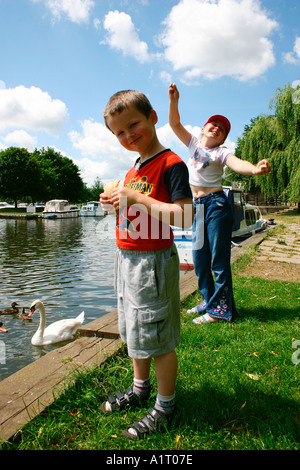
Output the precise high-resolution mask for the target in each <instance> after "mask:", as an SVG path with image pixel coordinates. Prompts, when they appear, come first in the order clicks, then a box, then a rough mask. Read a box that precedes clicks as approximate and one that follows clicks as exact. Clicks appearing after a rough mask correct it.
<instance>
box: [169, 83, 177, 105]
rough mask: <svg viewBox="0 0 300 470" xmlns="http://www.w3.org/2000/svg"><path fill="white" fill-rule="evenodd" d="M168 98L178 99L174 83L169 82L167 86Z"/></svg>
mask: <svg viewBox="0 0 300 470" xmlns="http://www.w3.org/2000/svg"><path fill="white" fill-rule="evenodd" d="M169 98H170V101H172V100H174V101H178V100H179V91H178V90H177V86H176V85H175V83H171V84H170V86H169Z"/></svg>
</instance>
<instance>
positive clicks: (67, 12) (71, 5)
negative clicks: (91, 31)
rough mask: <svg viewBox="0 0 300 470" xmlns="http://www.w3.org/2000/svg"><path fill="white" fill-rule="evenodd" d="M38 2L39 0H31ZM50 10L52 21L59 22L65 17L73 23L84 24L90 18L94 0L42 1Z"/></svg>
mask: <svg viewBox="0 0 300 470" xmlns="http://www.w3.org/2000/svg"><path fill="white" fill-rule="evenodd" d="M31 1H33V2H38V1H39V0H31ZM43 1H44V3H45V5H46V7H47V8H48V9H49V10H50V12H51V14H52V16H53V19H54V20H58V21H59V20H60V19H61V17H62V16H66V17H67V18H68V19H69V20H70V21H72V22H73V23H86V22H87V21H88V20H89V17H90V11H91V9H92V8H93V7H94V5H95V2H94V0H43Z"/></svg>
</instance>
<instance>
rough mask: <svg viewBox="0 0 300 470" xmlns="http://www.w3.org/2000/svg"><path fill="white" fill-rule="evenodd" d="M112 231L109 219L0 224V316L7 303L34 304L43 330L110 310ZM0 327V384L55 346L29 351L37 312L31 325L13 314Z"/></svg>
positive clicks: (112, 297) (113, 300)
mask: <svg viewBox="0 0 300 470" xmlns="http://www.w3.org/2000/svg"><path fill="white" fill-rule="evenodd" d="M114 225H115V216H114V215H107V216H105V217H103V218H99V217H78V218H76V219H61V220H44V219H42V218H39V219H37V220H23V219H0V310H2V309H4V308H9V307H10V306H11V303H12V302H17V303H18V304H19V305H20V306H21V307H27V308H29V307H30V305H31V303H32V302H33V301H34V300H36V299H40V300H42V302H43V303H44V306H45V310H46V315H47V324H50V323H53V322H55V321H57V320H61V319H64V318H75V317H76V316H77V315H79V314H80V313H81V312H82V311H83V310H84V312H85V320H84V324H86V323H89V322H91V321H92V320H95V319H96V318H99V317H101V316H103V315H105V314H106V313H108V312H110V311H112V310H113V309H115V308H116V304H117V302H116V297H115V293H114V282H113V278H114V254H115V250H116V245H115V236H114ZM27 311H28V310H27ZM0 321H2V322H3V326H4V327H5V328H6V329H7V330H8V332H7V333H3V332H0V380H3V379H4V378H6V377H8V376H9V375H11V374H13V373H15V372H17V371H18V370H20V369H21V368H23V367H25V366H26V365H27V364H29V363H31V362H33V361H35V360H36V359H38V358H40V357H41V356H42V355H44V354H46V353H47V352H49V351H51V350H52V349H54V348H56V347H60V346H61V343H60V344H58V345H52V346H43V347H37V346H32V345H31V342H30V340H31V337H32V336H33V334H34V333H35V331H36V329H37V328H38V324H39V313H38V312H36V313H34V314H33V317H32V321H24V320H22V319H21V318H19V316H18V314H16V315H0Z"/></svg>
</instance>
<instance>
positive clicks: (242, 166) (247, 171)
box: [226, 155, 271, 176]
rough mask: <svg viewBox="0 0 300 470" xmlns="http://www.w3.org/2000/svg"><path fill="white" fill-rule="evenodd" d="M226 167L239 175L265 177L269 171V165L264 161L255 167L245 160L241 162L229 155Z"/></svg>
mask: <svg viewBox="0 0 300 470" xmlns="http://www.w3.org/2000/svg"><path fill="white" fill-rule="evenodd" d="M226 165H227V166H228V167H229V168H230V169H231V170H233V171H235V172H236V173H239V174H240V175H250V176H253V175H265V174H268V173H270V171H271V165H270V163H269V162H268V160H266V159H263V160H261V161H260V162H258V164H257V165H256V166H255V165H253V164H252V163H250V162H248V161H247V160H241V159H240V158H238V157H236V156H235V155H229V157H228V158H227V160H226Z"/></svg>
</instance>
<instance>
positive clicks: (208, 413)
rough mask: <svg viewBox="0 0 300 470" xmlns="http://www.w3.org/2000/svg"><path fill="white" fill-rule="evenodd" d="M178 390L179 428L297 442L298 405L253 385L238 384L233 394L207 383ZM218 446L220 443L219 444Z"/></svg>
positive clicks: (291, 400) (298, 434)
mask: <svg viewBox="0 0 300 470" xmlns="http://www.w3.org/2000/svg"><path fill="white" fill-rule="evenodd" d="M180 388H181V387H180V386H179V387H178V395H177V396H178V399H177V402H178V408H179V410H180V411H179V413H178V417H177V420H176V421H177V422H178V423H179V428H185V427H186V428H189V429H190V430H191V431H194V432H201V430H205V429H208V428H209V434H210V435H213V434H214V433H218V432H220V431H224V432H226V433H228V434H232V435H239V436H240V437H242V436H243V435H244V436H246V435H247V436H248V440H249V437H251V438H254V439H255V438H257V436H261V438H262V441H263V440H264V438H265V439H267V438H269V439H270V440H272V441H279V442H280V440H281V439H283V440H284V441H285V440H288V441H290V442H294V443H295V447H296V446H297V444H296V443H299V442H300V427H299V424H300V415H299V402H298V401H297V400H295V399H293V398H292V397H291V398H288V399H284V398H282V397H280V396H278V395H276V394H275V393H271V394H270V393H265V392H262V391H258V390H257V389H255V386H251V384H249V386H245V385H244V384H242V383H240V384H238V385H237V387H236V389H235V391H234V393H229V392H227V391H226V390H221V389H218V388H216V387H214V386H212V385H211V384H209V383H204V384H202V386H201V387H199V390H198V391H195V390H194V392H193V393H192V394H191V393H187V392H186V391H185V390H180ZM220 446H222V444H221V443H220Z"/></svg>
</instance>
